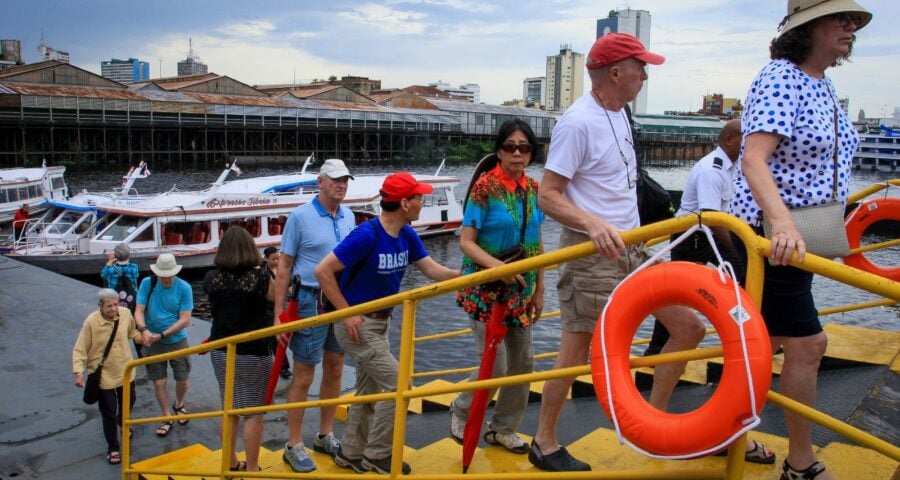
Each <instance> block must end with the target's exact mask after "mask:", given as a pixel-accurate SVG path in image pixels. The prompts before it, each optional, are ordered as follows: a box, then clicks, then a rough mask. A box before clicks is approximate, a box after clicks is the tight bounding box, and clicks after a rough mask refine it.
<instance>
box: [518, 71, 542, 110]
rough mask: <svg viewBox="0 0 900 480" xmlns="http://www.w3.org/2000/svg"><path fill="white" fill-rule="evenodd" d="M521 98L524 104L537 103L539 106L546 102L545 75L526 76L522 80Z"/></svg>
mask: <svg viewBox="0 0 900 480" xmlns="http://www.w3.org/2000/svg"><path fill="white" fill-rule="evenodd" d="M522 99H523V100H525V104H526V105H533V104H534V103H537V104H539V105H540V106H541V107H543V106H545V105H546V104H547V77H531V78H526V79H525V80H524V81H523V82H522Z"/></svg>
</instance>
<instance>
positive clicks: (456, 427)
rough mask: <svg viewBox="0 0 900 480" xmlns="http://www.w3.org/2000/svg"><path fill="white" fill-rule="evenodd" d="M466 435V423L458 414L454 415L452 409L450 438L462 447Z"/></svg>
mask: <svg viewBox="0 0 900 480" xmlns="http://www.w3.org/2000/svg"><path fill="white" fill-rule="evenodd" d="M465 433H466V422H464V421H463V420H462V419H460V418H459V417H457V416H456V414H455V413H453V409H450V438H452V439H453V440H454V441H456V443H458V444H460V445H462V444H463V437H464V436H465Z"/></svg>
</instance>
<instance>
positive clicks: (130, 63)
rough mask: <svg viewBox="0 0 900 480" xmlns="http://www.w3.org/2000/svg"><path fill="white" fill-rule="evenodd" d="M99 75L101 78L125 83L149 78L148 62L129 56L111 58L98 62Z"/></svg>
mask: <svg viewBox="0 0 900 480" xmlns="http://www.w3.org/2000/svg"><path fill="white" fill-rule="evenodd" d="M100 75H102V76H103V78H108V79H110V80H113V81H116V82H119V83H124V84H126V85H127V84H131V83H134V82H140V81H142V80H149V79H150V64H149V63H147V62H142V61H140V60H138V59H137V58H129V59H128V60H119V59H118V58H113V59H110V60H104V61H102V62H100Z"/></svg>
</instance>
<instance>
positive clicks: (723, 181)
mask: <svg viewBox="0 0 900 480" xmlns="http://www.w3.org/2000/svg"><path fill="white" fill-rule="evenodd" d="M734 170H735V168H734V163H733V162H732V161H731V159H729V158H728V155H727V154H725V151H724V150H722V147H716V149H715V150H713V151H712V152H709V154H707V155H706V156H705V157H703V158H701V159H700V160H699V161H698V162H697V163H696V164H694V168H691V173H690V174H688V178H687V183H685V185H684V194H683V195H682V197H681V208H679V209H678V213H677V214H676V216H681V215H687V214H688V213H691V212H699V211H702V210H716V211H719V212H727V211H728V204H730V203H731V197H732V196H733V194H734V189H733V184H732V182H733V181H734Z"/></svg>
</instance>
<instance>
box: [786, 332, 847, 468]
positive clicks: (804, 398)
mask: <svg viewBox="0 0 900 480" xmlns="http://www.w3.org/2000/svg"><path fill="white" fill-rule="evenodd" d="M776 342H777V344H780V345H781V346H782V348H784V366H783V367H782V369H781V393H782V394H783V395H784V396H786V397H788V398H790V399H792V400H795V401H797V402H800V403H802V404H804V405H808V406H810V407H815V405H816V384H817V382H818V376H819V364H820V363H821V361H822V356H824V355H825V347H827V345H828V338H827V337H826V336H825V333H824V332H822V333H818V334H816V335H811V336H808V337H775V338H773V339H772V343H773V344H776ZM773 350H774V348H773ZM784 417H785V422H786V423H787V430H788V454H787V462H788V463H789V464H790V465H791V466H792V467H793V468H795V469H797V470H804V469H806V468H807V467H809V466H810V465H812V464H813V462H815V461H816V454H815V452H814V451H813V446H812V422H810V421H809V420H807V419H805V418H803V417H801V416H800V415H797V414H794V413H791V412H789V411H785V412H784ZM832 478H834V477H832V476H831V474H830V473H829V472H828V471H827V470H826V471H825V472H824V473H823V474H822V475H819V476H818V477H816V480H829V479H832Z"/></svg>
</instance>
